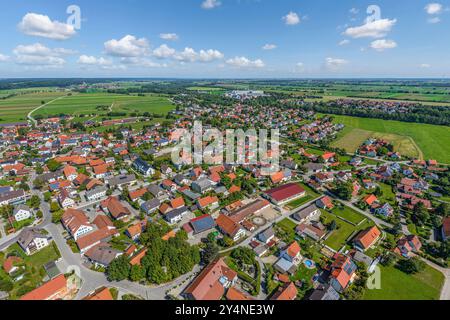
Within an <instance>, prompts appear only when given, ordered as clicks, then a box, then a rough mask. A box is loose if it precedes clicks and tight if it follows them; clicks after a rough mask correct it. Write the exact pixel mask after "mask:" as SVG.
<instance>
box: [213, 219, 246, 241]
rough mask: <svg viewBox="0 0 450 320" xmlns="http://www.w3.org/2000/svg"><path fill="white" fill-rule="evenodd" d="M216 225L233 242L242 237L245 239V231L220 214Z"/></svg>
mask: <svg viewBox="0 0 450 320" xmlns="http://www.w3.org/2000/svg"><path fill="white" fill-rule="evenodd" d="M216 224H217V226H218V228H219V229H220V231H221V232H222V233H223V234H225V235H226V236H228V237H230V238H231V239H233V241H235V242H236V241H238V240H239V239H241V238H242V237H245V230H244V229H243V228H242V227H241V225H240V224H239V223H236V222H235V221H233V220H232V219H231V218H230V217H228V216H226V215H223V214H220V215H219V217H218V218H217V219H216Z"/></svg>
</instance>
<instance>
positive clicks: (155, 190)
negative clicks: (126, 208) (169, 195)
mask: <svg viewBox="0 0 450 320" xmlns="http://www.w3.org/2000/svg"><path fill="white" fill-rule="evenodd" d="M147 190H148V192H150V193H151V194H152V195H154V196H155V197H157V196H158V195H159V193H160V192H162V191H164V190H163V189H162V188H161V187H160V186H158V185H156V184H152V185H149V186H148V188H147Z"/></svg>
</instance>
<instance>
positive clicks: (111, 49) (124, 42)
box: [104, 35, 150, 57]
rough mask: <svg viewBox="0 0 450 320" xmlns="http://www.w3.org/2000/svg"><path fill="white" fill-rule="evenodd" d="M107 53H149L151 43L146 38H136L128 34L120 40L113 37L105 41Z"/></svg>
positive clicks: (127, 55) (136, 55) (128, 54)
mask: <svg viewBox="0 0 450 320" xmlns="http://www.w3.org/2000/svg"><path fill="white" fill-rule="evenodd" d="M104 45H105V50H106V53H107V54H109V55H111V56H115V57H139V56H143V55H147V54H148V53H149V50H150V44H149V42H148V40H147V39H146V38H140V39H138V38H136V37H135V36H132V35H126V36H125V37H123V38H122V39H120V40H116V39H112V40H109V41H106V42H105V44H104Z"/></svg>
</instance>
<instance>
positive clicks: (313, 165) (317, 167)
mask: <svg viewBox="0 0 450 320" xmlns="http://www.w3.org/2000/svg"><path fill="white" fill-rule="evenodd" d="M304 167H305V169H307V170H309V171H316V170H322V169H323V168H324V164H322V163H313V162H310V163H307V164H305V165H304Z"/></svg>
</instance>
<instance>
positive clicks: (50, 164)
mask: <svg viewBox="0 0 450 320" xmlns="http://www.w3.org/2000/svg"><path fill="white" fill-rule="evenodd" d="M47 168H48V170H50V171H51V172H55V171H56V170H58V169H59V168H61V163H59V162H58V161H56V160H55V159H50V160H49V161H48V162H47Z"/></svg>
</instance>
